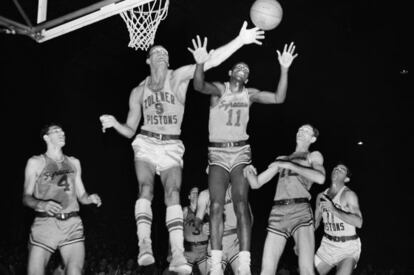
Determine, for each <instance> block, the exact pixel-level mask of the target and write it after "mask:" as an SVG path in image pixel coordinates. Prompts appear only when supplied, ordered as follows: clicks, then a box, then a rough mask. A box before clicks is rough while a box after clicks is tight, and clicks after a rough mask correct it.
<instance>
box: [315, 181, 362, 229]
mask: <svg viewBox="0 0 414 275" xmlns="http://www.w3.org/2000/svg"><path fill="white" fill-rule="evenodd" d="M346 188H347V187H346V186H344V187H342V188H341V190H339V192H338V193H337V194H336V195H335V197H334V198H333V199H332V203H333V204H334V205H335V207H337V208H339V209H341V210H343V211H345V212H348V211H349V210H348V209H347V208H346V207H345V206H344V205H342V204H341V195H342V193H343V191H344V190H345V189H346ZM328 190H329V188H328V189H326V190H325V192H324V194H325V195H327V194H328ZM322 218H323V224H324V229H325V233H327V234H329V235H331V236H353V235H355V234H356V230H355V226H353V225H350V224H348V223H346V222H344V221H343V220H341V219H340V218H339V217H336V216H335V215H333V214H332V213H331V212H328V211H326V210H324V211H323V212H322Z"/></svg>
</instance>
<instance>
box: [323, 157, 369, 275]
mask: <svg viewBox="0 0 414 275" xmlns="http://www.w3.org/2000/svg"><path fill="white" fill-rule="evenodd" d="M350 176H351V175H350V171H349V169H348V167H347V166H345V165H344V164H342V163H341V164H338V165H337V166H335V167H334V169H333V170H332V174H331V186H330V187H329V188H328V189H326V190H325V191H324V192H322V193H320V194H319V195H318V196H317V197H316V207H315V230H316V229H318V227H319V225H320V223H321V220H322V219H323V224H324V232H325V234H324V236H323V238H322V242H321V246H320V247H319V249H318V250H317V252H316V255H315V266H316V269H317V271H318V272H319V274H327V273H328V272H329V271H330V270H331V269H332V268H333V267H335V266H336V274H352V271H353V270H354V268H355V267H356V264H357V263H358V260H359V256H360V254H361V241H360V239H359V237H358V235H357V234H356V230H355V228H356V227H357V228H361V227H362V213H361V210H360V209H359V203H358V196H357V195H356V193H355V192H353V191H352V190H351V189H349V187H347V186H346V185H345V184H346V183H348V182H349V181H350Z"/></svg>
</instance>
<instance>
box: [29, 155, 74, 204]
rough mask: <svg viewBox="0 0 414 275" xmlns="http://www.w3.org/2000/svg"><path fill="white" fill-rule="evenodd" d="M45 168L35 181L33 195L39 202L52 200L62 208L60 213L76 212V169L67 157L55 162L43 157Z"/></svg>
mask: <svg viewBox="0 0 414 275" xmlns="http://www.w3.org/2000/svg"><path fill="white" fill-rule="evenodd" d="M43 157H44V160H45V167H44V168H43V170H42V172H41V173H40V175H39V177H38V178H37V179H36V183H35V188H34V192H33V195H34V197H35V198H36V199H39V200H45V201H46V200H52V201H55V202H57V203H59V204H60V205H61V206H62V212H71V211H78V210H79V204H78V200H77V195H76V189H75V177H76V173H77V171H76V168H75V166H74V165H73V164H72V163H71V162H70V160H69V158H68V157H67V156H64V158H63V161H62V162H56V161H54V160H53V159H51V158H49V157H48V156H46V155H43Z"/></svg>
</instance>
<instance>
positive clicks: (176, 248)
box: [100, 22, 264, 273]
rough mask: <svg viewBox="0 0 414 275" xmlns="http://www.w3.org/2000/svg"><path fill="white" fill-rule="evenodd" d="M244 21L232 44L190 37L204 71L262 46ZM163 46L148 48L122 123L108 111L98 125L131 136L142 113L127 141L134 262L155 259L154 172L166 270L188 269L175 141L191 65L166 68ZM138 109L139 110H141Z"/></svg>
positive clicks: (179, 158)
mask: <svg viewBox="0 0 414 275" xmlns="http://www.w3.org/2000/svg"><path fill="white" fill-rule="evenodd" d="M246 27H247V23H246V22H244V24H243V26H242V28H241V30H240V33H239V35H238V36H237V37H236V38H235V39H233V40H232V41H231V42H229V43H228V44H226V45H225V46H222V47H220V48H218V49H217V50H216V51H214V52H210V54H207V53H206V47H207V40H206V39H205V41H204V45H201V41H200V38H199V37H197V38H198V39H197V42H199V43H198V44H197V43H196V42H195V41H194V40H193V44H194V49H189V50H190V51H191V52H192V53H193V54H194V55H200V54H201V55H204V54H206V55H209V56H210V57H211V58H210V59H209V61H208V62H207V63H206V69H209V68H212V67H215V66H218V65H219V64H221V63H222V62H223V61H224V60H226V59H227V58H228V57H229V56H230V55H232V54H233V53H234V52H235V51H236V50H238V49H239V48H240V47H242V46H243V45H246V44H251V43H256V44H261V42H260V41H259V39H263V38H264V34H263V33H264V32H263V31H261V30H259V29H258V28H252V29H247V28H246ZM168 58H169V56H168V52H167V50H166V49H165V48H164V47H162V46H154V47H152V48H151V49H150V50H149V53H148V58H147V60H146V63H147V64H148V65H149V67H150V71H151V75H150V76H148V77H147V78H146V79H145V80H144V81H142V82H141V83H140V84H139V86H138V87H136V88H134V89H133V90H132V92H131V95H130V99H129V112H128V117H127V121H126V123H125V124H121V123H119V122H118V120H116V119H115V117H114V116H112V115H102V116H101V117H100V120H101V122H102V129H103V131H105V130H106V129H107V128H111V127H113V128H114V129H115V130H116V131H117V132H118V133H119V134H121V135H123V136H125V137H127V138H132V137H133V136H134V135H135V133H136V130H137V128H138V125H139V123H140V121H141V117H142V116H143V119H144V122H143V125H142V126H141V131H140V133H139V134H138V135H137V136H136V137H135V139H134V141H133V142H132V147H133V149H134V152H135V170H136V175H137V178H138V185H139V198H138V200H137V202H136V204H135V218H136V222H137V235H138V245H139V255H138V264H139V265H149V264H152V263H154V261H155V259H154V256H153V253H152V245H151V224H152V210H151V201H152V198H153V189H154V177H155V174H158V175H159V176H160V178H161V182H162V184H163V187H164V194H165V196H164V197H165V204H166V207H167V213H166V225H167V228H168V231H169V237H170V238H169V239H170V245H171V253H172V259H171V262H170V266H169V269H170V271H176V272H178V273H190V272H191V269H190V267H189V266H188V265H187V261H186V259H185V257H184V247H183V212H182V208H181V205H180V187H181V177H182V167H183V159H182V157H183V154H184V145H183V143H182V142H181V140H180V133H181V122H182V119H183V115H184V103H185V98H186V92H187V87H188V83H189V82H190V80H191V79H192V78H193V75H194V71H195V65H194V64H192V65H187V66H183V67H180V68H178V69H176V70H170V69H169V68H168V67H169V59H168ZM141 113H143V114H141Z"/></svg>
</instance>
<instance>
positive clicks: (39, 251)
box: [27, 245, 52, 275]
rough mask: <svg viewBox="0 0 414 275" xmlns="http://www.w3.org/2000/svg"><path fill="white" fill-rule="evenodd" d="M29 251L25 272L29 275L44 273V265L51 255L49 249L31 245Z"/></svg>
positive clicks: (41, 274)
mask: <svg viewBox="0 0 414 275" xmlns="http://www.w3.org/2000/svg"><path fill="white" fill-rule="evenodd" d="M29 249H30V251H29V261H28V264H27V274H29V275H43V274H45V269H46V265H47V263H48V262H49V259H50V256H51V255H52V254H51V253H50V252H49V251H47V250H45V249H43V248H41V247H38V246H34V245H31V246H30V248H29Z"/></svg>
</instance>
